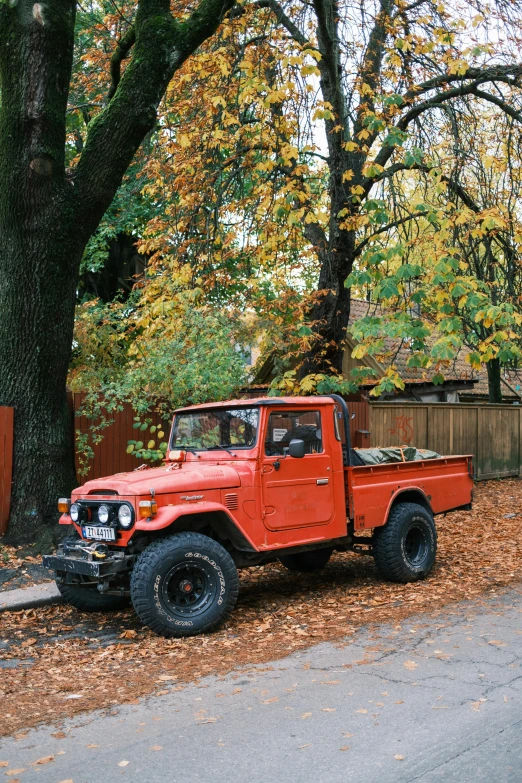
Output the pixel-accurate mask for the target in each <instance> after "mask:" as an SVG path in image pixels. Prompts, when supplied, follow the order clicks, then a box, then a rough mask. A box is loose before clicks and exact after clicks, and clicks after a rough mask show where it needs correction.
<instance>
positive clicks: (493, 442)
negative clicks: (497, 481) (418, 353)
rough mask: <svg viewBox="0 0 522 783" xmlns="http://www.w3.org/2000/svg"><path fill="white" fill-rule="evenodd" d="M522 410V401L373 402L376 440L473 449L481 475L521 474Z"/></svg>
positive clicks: (455, 450) (376, 443)
mask: <svg viewBox="0 0 522 783" xmlns="http://www.w3.org/2000/svg"><path fill="white" fill-rule="evenodd" d="M521 411H522V406H519V405H473V404H470V405H465V404H463V403H455V404H452V403H446V402H442V403H436V402H434V403H420V402H413V403H405V404H397V403H372V404H371V405H370V426H369V429H370V431H371V436H370V438H371V445H372V446H402V445H403V444H411V445H412V446H417V448H421V449H433V451H437V452H439V454H473V455H474V460H473V463H474V470H475V477H476V478H477V479H489V478H502V477H504V476H520V475H521V468H522V448H521V447H522V441H521V433H520V430H521V421H522V419H521V416H522V413H521Z"/></svg>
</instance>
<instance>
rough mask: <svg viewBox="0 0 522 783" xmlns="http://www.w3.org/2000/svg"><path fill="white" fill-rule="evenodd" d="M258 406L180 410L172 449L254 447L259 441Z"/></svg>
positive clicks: (176, 420)
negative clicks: (182, 411)
mask: <svg viewBox="0 0 522 783" xmlns="http://www.w3.org/2000/svg"><path fill="white" fill-rule="evenodd" d="M258 423H259V408H215V409H213V410H208V411H191V412H190V413H178V414H177V415H176V417H175V419H174V429H173V431H172V441H171V444H170V448H171V449H183V448H186V449H202V450H205V451H207V450H210V449H212V448H219V446H226V447H230V446H234V448H236V449H237V448H252V446H254V445H255V443H256V440H257V429H258Z"/></svg>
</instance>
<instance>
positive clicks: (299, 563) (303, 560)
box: [279, 547, 333, 573]
mask: <svg viewBox="0 0 522 783" xmlns="http://www.w3.org/2000/svg"><path fill="white" fill-rule="evenodd" d="M332 552H333V549H331V548H329V547H326V548H325V549H314V550H313V551H311V552H298V553H297V554H296V555H285V556H284V557H280V558H279V562H280V563H282V564H283V565H284V567H285V568H288V570H289V571H302V572H303V573H311V572H312V571H319V570H320V569H321V568H324V567H325V565H326V564H327V563H328V561H329V560H330V558H331V556H332Z"/></svg>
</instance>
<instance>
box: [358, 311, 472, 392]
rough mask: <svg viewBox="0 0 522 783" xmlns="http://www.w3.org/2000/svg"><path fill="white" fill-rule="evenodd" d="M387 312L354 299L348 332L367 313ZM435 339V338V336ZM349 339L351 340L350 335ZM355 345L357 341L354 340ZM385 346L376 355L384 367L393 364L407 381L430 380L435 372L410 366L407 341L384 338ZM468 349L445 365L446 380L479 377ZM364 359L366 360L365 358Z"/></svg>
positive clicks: (378, 313)
mask: <svg viewBox="0 0 522 783" xmlns="http://www.w3.org/2000/svg"><path fill="white" fill-rule="evenodd" d="M383 314H385V311H384V310H383V308H382V307H381V306H380V305H379V304H376V303H374V302H366V301H363V300H361V299H352V301H351V303H350V320H349V322H348V333H350V328H351V326H353V324H354V322H355V321H357V320H358V319H359V318H364V316H367V315H370V316H371V315H374V316H377V317H382V316H383ZM433 339H435V338H433ZM349 341H350V342H352V341H351V340H350V337H349ZM353 345H355V342H353ZM384 347H385V351H386V354H389V355H388V356H384V357H383V358H379V357H375V358H376V360H377V362H378V364H379V365H380V366H381V368H382V369H386V368H387V367H389V366H390V365H391V364H393V365H394V366H395V367H396V369H397V371H398V373H399V375H400V376H401V378H402V379H403V381H405V382H406V383H418V382H419V381H429V380H430V378H431V376H432V374H433V372H432V371H430V370H425V369H423V368H422V367H408V359H409V358H410V357H411V355H412V350H411V348H410V347H409V345H408V344H407V342H406V341H401V340H399V339H394V338H386V337H385V338H384ZM468 353H469V351H467V350H461V351H459V353H458V354H457V356H456V358H455V359H454V360H453V361H452V362H451V363H449V364H448V365H447V366H445V368H444V370H443V374H444V377H445V378H446V380H450V381H456V380H466V381H471V380H474V379H476V378H477V372H476V371H475V372H474V371H473V369H472V368H471V366H470V365H469V364H468V363H467V362H466V355H467V354H468ZM363 361H364V360H363Z"/></svg>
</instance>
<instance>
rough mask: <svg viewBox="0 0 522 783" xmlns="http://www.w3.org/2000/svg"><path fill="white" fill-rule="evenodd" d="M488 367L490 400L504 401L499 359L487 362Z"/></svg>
mask: <svg viewBox="0 0 522 783" xmlns="http://www.w3.org/2000/svg"><path fill="white" fill-rule="evenodd" d="M486 367H487V368H488V400H489V402H496V403H500V402H502V383H501V368H500V361H499V360H498V359H491V361H489V362H487V364H486Z"/></svg>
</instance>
